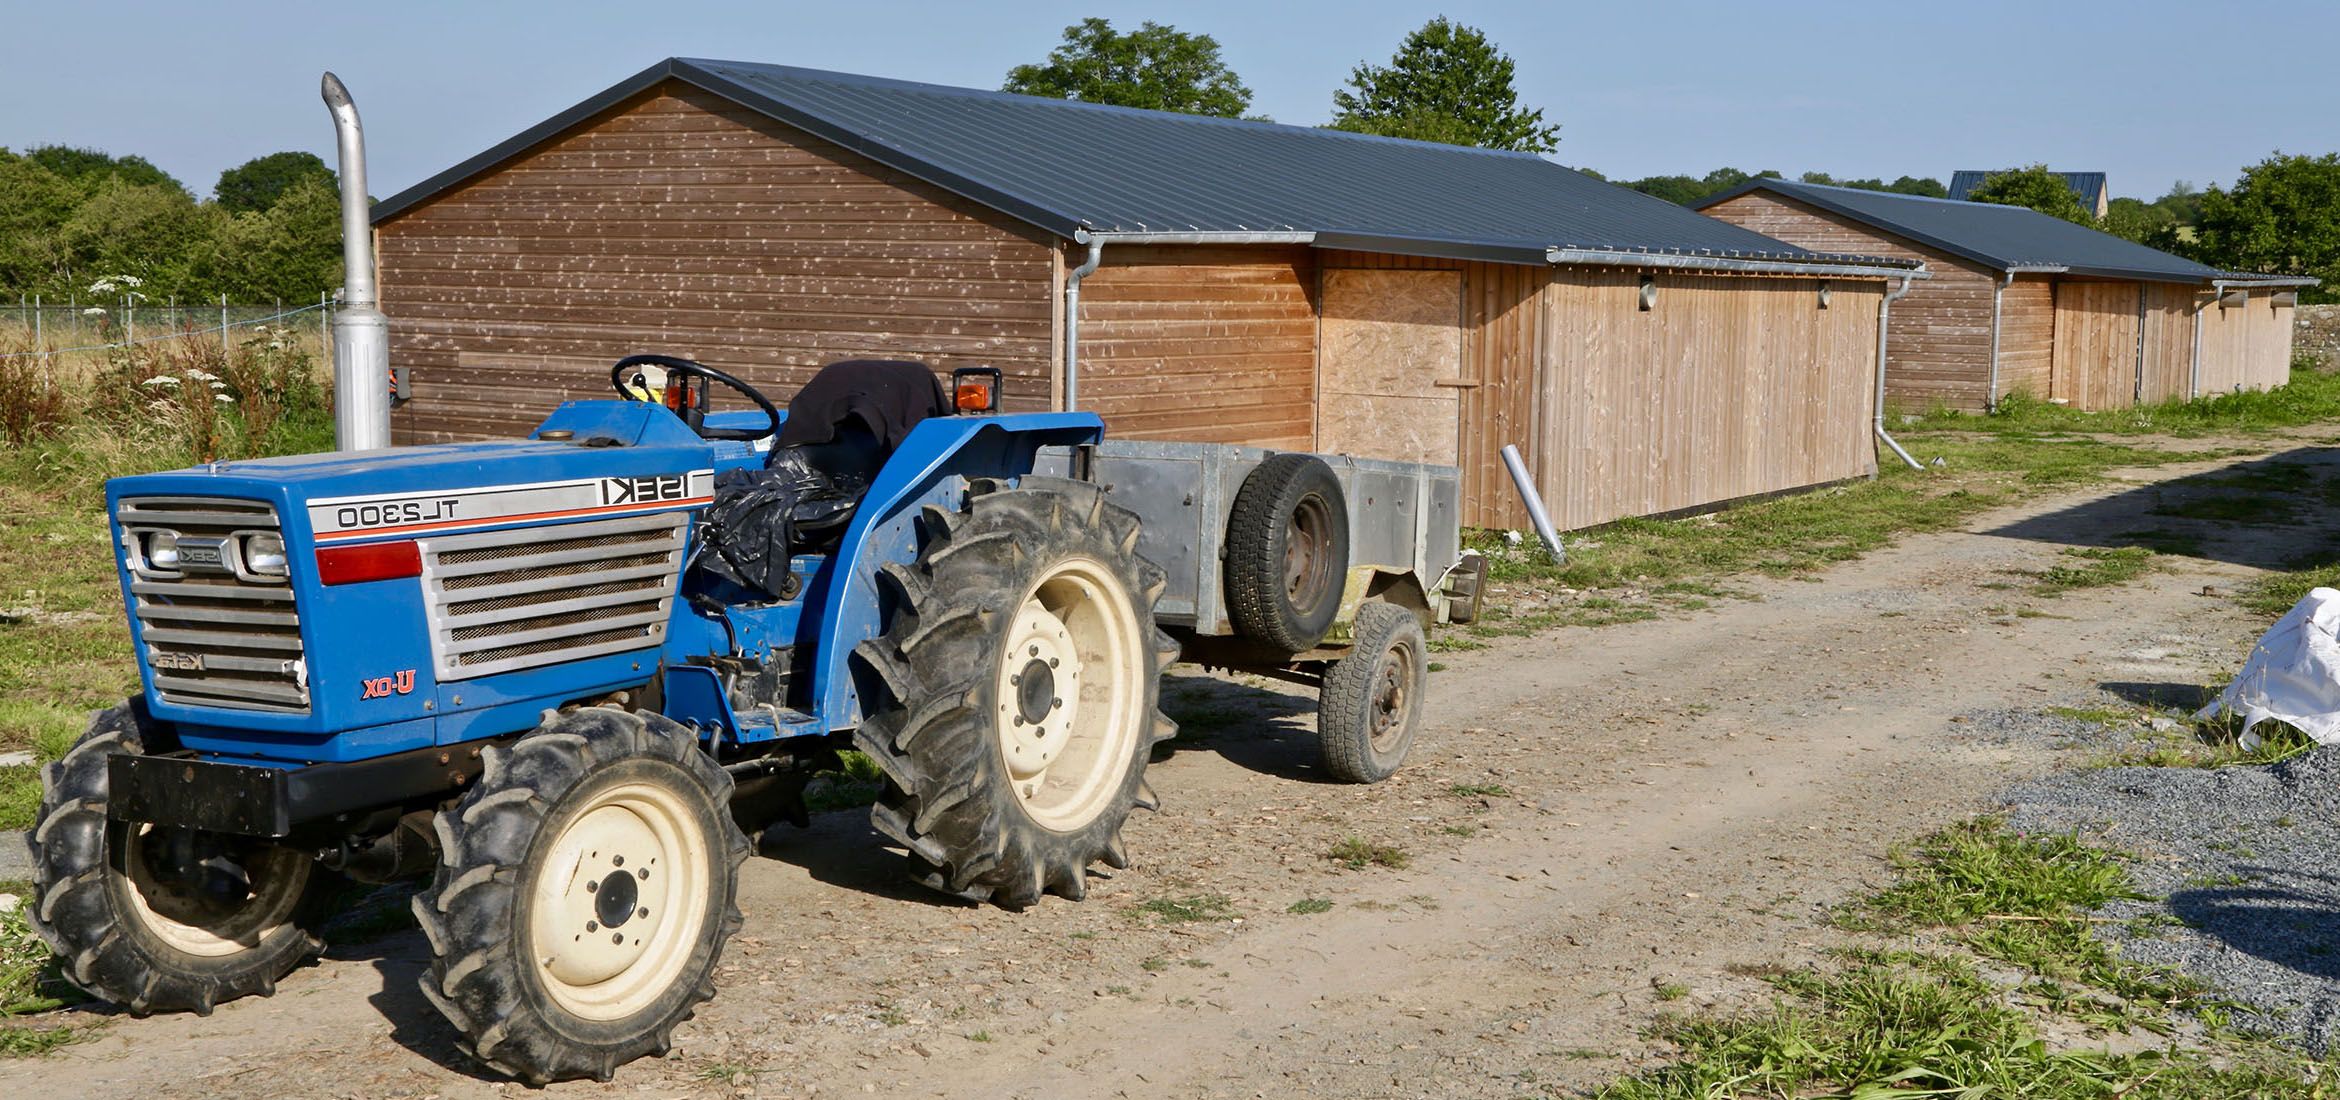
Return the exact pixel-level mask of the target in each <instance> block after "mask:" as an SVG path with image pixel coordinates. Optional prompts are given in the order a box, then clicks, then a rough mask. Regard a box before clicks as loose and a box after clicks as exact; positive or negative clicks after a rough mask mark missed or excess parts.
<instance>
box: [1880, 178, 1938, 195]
mask: <svg viewBox="0 0 2340 1100" xmlns="http://www.w3.org/2000/svg"><path fill="white" fill-rule="evenodd" d="M1884 189H1885V190H1887V191H1891V192H1894V193H1895V194H1901V195H1917V196H1919V197H1921V198H1928V199H1946V198H1949V197H1950V188H1948V187H1947V186H1944V185H1943V183H1942V181H1941V180H1938V179H1935V178H1933V177H1931V176H1903V177H1901V178H1899V179H1896V180H1894V181H1893V182H1892V183H1888V184H1886V185H1885V187H1884Z"/></svg>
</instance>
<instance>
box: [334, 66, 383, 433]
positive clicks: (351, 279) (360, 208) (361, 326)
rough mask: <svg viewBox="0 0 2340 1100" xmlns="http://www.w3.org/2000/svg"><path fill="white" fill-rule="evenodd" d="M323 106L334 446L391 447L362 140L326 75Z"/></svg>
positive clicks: (342, 90)
mask: <svg viewBox="0 0 2340 1100" xmlns="http://www.w3.org/2000/svg"><path fill="white" fill-rule="evenodd" d="M322 90H323V93H324V96H325V107H326V109H327V110H328V111H330V112H331V113H332V115H333V132H334V137H335V138H336V139H337V141H336V145H337V146H338V148H339V151H340V157H341V265H342V276H341V302H342V304H341V309H340V310H339V311H337V312H336V313H335V314H334V315H333V442H334V446H335V447H336V448H338V449H340V450H344V451H371V450H377V449H379V448H383V447H387V446H389V445H390V319H389V318H387V317H384V316H383V315H382V311H381V310H380V309H379V308H376V307H377V306H378V305H379V304H380V299H379V298H378V297H377V295H376V291H375V287H374V227H373V218H372V210H371V203H370V202H369V201H368V200H367V199H366V136H365V131H364V129H363V128H362V127H361V126H360V125H359V123H358V112H357V104H356V103H355V102H352V101H351V100H350V98H349V89H348V88H347V87H345V86H343V84H342V83H341V78H340V77H337V76H335V75H333V74H332V73H326V74H325V79H324V82H323V89H322Z"/></svg>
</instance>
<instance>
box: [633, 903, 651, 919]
mask: <svg viewBox="0 0 2340 1100" xmlns="http://www.w3.org/2000/svg"><path fill="white" fill-rule="evenodd" d="M634 915H635V916H637V917H647V916H649V915H650V907H649V906H647V905H645V906H643V907H641V908H640V909H637V910H635V911H634Z"/></svg>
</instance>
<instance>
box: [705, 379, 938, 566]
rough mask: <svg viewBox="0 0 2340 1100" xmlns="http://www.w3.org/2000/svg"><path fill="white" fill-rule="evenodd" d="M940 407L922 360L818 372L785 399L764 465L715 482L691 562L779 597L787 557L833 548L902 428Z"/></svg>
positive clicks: (903, 434)
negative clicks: (781, 418)
mask: <svg viewBox="0 0 2340 1100" xmlns="http://www.w3.org/2000/svg"><path fill="white" fill-rule="evenodd" d="M949 411H950V401H949V397H948V395H947V394H946V393H945V392H944V390H943V385H942V381H941V380H940V379H938V378H936V377H935V376H934V372H933V371H930V370H928V369H927V368H926V365H925V364H923V363H912V362H906V361H903V360H896V359H848V360H845V361H844V362H839V363H831V364H829V365H828V366H825V367H822V368H821V371H820V373H819V374H816V375H814V376H813V380H812V381H811V382H809V383H807V384H806V385H805V387H804V388H803V389H801V390H798V391H797V393H796V396H795V397H793V398H791V399H789V402H788V420H787V422H786V423H784V424H783V425H781V428H780V438H779V439H778V440H777V441H776V442H777V445H776V446H774V447H773V448H772V458H771V460H770V461H769V462H767V463H766V464H765V467H764V469H761V470H732V471H728V472H726V473H724V474H723V475H722V476H721V477H719V478H717V479H716V480H715V500H714V503H713V504H712V505H710V506H709V508H708V509H707V516H706V528H705V531H704V533H703V536H702V543H701V545H702V551H701V553H700V555H699V558H698V563H699V564H700V565H701V566H703V567H704V568H706V569H707V570H708V571H710V572H712V573H714V574H716V575H717V576H720V577H722V578H724V579H726V580H729V581H731V582H733V583H735V584H740V585H744V586H746V587H748V588H751V589H756V590H760V591H762V592H764V593H765V594H767V595H770V596H774V597H779V596H781V595H782V594H783V593H784V591H785V590H786V581H787V576H786V574H787V571H788V562H789V558H790V556H791V555H793V554H797V553H805V552H813V551H818V550H822V549H825V548H826V547H828V546H829V545H831V544H833V543H834V542H835V541H836V539H837V537H838V536H839V535H840V534H843V533H844V530H845V526H846V524H847V523H849V522H851V520H852V519H853V510H854V508H855V507H856V506H858V505H859V504H860V503H861V495H862V494H863V493H865V492H867V491H868V490H869V484H870V482H871V481H872V480H875V479H876V477H877V475H878V471H879V470H881V469H883V468H884V466H885V464H886V459H887V458H889V457H891V456H892V455H893V453H894V448H896V447H899V446H901V445H902V440H903V439H905V438H907V437H908V436H909V434H910V429H912V428H914V427H917V426H918V422H919V421H922V420H925V419H926V418H927V417H930V416H940V415H943V414H945V413H947V412H949Z"/></svg>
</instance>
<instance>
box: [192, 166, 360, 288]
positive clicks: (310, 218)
mask: <svg viewBox="0 0 2340 1100" xmlns="http://www.w3.org/2000/svg"><path fill="white" fill-rule="evenodd" d="M212 281H213V284H214V285H215V286H217V287H218V290H217V291H215V293H225V294H227V295H228V296H229V297H231V298H234V299H236V300H237V301H240V302H266V301H271V300H275V299H282V300H284V301H288V302H302V301H313V300H315V299H316V297H317V291H318V290H319V289H321V288H324V287H332V286H339V285H341V192H340V191H339V190H337V189H336V188H335V187H334V185H333V184H332V183H330V182H328V181H326V180H321V179H317V178H315V177H313V176H311V177H304V178H301V179H296V180H294V181H293V182H292V184H291V185H290V186H288V187H287V188H286V189H285V192H284V194H283V195H282V196H280V197H279V198H278V199H277V201H276V202H275V203H273V204H272V205H270V206H269V207H268V208H267V209H266V210H258V211H252V212H249V213H243V214H237V215H235V216H234V217H233V218H232V219H231V220H230V221H229V222H228V223H227V224H226V225H224V226H223V227H222V229H221V233H220V241H219V249H218V252H217V260H216V262H215V264H214V267H213V274H212Z"/></svg>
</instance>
